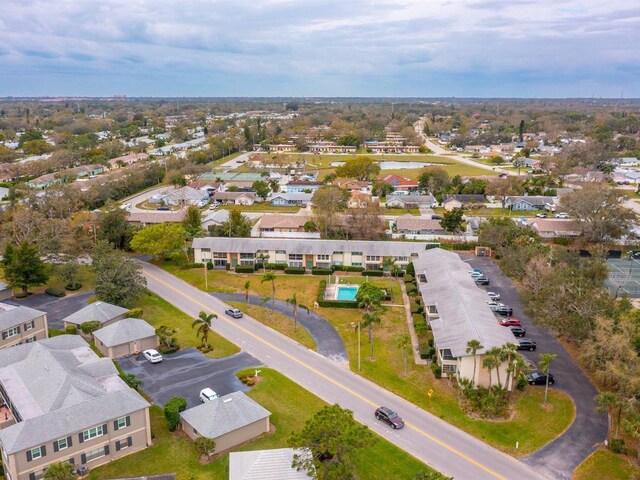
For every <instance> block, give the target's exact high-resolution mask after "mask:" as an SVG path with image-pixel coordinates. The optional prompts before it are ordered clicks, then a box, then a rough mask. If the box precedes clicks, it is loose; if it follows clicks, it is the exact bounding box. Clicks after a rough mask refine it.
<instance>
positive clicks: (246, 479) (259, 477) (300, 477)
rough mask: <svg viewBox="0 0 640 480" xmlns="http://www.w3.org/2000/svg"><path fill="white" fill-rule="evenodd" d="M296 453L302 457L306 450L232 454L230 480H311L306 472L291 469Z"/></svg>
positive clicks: (279, 449)
mask: <svg viewBox="0 0 640 480" xmlns="http://www.w3.org/2000/svg"><path fill="white" fill-rule="evenodd" d="M307 452H308V451H307ZM294 453H297V454H298V455H301V454H304V450H294V449H293V448H274V449H272V450H252V451H248V452H231V453H230V454H229V480H309V478H310V477H309V476H308V475H307V472H306V471H304V470H301V471H297V470H296V469H295V468H293V467H291V463H292V462H293V455H294Z"/></svg>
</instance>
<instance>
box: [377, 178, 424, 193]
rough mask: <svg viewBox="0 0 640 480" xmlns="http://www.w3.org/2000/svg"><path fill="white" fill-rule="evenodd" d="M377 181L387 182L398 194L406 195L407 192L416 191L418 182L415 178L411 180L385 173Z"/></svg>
mask: <svg viewBox="0 0 640 480" xmlns="http://www.w3.org/2000/svg"><path fill="white" fill-rule="evenodd" d="M378 181H379V182H382V183H387V184H389V185H391V186H392V187H393V191H394V192H395V193H396V194H398V195H402V194H404V195H408V194H409V193H413V192H417V191H418V186H419V183H418V181H417V180H411V179H408V178H403V177H401V176H400V175H393V174H392V175H386V176H384V177H382V178H380V179H378Z"/></svg>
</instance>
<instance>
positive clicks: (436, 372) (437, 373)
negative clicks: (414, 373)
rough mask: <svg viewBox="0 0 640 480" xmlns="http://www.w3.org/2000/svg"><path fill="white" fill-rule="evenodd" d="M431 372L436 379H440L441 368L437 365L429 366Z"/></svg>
mask: <svg viewBox="0 0 640 480" xmlns="http://www.w3.org/2000/svg"><path fill="white" fill-rule="evenodd" d="M431 371H433V374H434V375H435V377H436V378H441V377H442V367H441V366H440V365H438V364H437V363H432V364H431Z"/></svg>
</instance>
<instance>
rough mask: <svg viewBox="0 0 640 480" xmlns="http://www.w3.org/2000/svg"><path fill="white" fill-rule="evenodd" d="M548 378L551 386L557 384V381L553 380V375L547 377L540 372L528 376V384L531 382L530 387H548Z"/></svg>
mask: <svg viewBox="0 0 640 480" xmlns="http://www.w3.org/2000/svg"><path fill="white" fill-rule="evenodd" d="M547 376H548V377H549V385H553V384H554V383H556V379H555V378H553V375H551V374H550V373H549V374H548V375H545V374H544V373H540V372H533V373H529V374H528V375H527V382H529V385H546V384H547Z"/></svg>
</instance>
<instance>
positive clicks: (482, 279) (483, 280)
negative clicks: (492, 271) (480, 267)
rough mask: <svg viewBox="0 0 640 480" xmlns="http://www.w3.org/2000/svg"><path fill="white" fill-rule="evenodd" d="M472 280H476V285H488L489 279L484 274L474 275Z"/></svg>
mask: <svg viewBox="0 0 640 480" xmlns="http://www.w3.org/2000/svg"><path fill="white" fill-rule="evenodd" d="M473 280H474V281H475V282H476V285H489V279H488V278H487V277H485V276H484V275H483V276H481V277H476V278H474V279H473Z"/></svg>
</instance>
